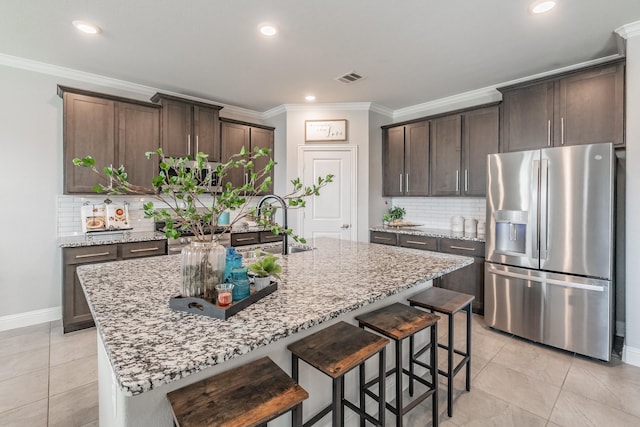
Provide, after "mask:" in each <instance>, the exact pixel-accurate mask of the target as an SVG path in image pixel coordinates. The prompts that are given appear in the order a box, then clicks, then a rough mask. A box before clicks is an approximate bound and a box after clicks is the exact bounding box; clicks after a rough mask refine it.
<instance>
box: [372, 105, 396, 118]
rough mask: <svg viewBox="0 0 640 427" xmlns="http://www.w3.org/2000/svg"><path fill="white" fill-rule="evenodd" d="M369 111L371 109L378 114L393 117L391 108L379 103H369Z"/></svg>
mask: <svg viewBox="0 0 640 427" xmlns="http://www.w3.org/2000/svg"><path fill="white" fill-rule="evenodd" d="M369 110H370V111H373V112H374V113H378V114H382V115H383V116H387V117H389V118H393V113H394V112H393V110H392V109H391V108H387V107H385V106H383V105H379V104H375V103H373V102H372V103H371V108H370V109H369Z"/></svg>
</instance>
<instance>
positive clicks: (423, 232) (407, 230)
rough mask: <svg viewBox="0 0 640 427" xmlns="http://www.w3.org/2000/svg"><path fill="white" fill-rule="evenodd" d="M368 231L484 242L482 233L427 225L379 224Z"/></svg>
mask: <svg viewBox="0 0 640 427" xmlns="http://www.w3.org/2000/svg"><path fill="white" fill-rule="evenodd" d="M369 230H370V231H384V232H386V233H398V234H411V235H414V236H429V237H444V238H446V239H458V240H472V241H474V242H484V241H485V235H484V234H476V233H459V232H454V231H451V230H445V229H437V228H428V227H421V226H416V227H390V226H388V225H379V226H377V227H371V228H369Z"/></svg>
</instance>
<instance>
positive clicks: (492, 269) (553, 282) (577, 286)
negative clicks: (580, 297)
mask: <svg viewBox="0 0 640 427" xmlns="http://www.w3.org/2000/svg"><path fill="white" fill-rule="evenodd" d="M488 272H489V273H491V274H495V275H496V276H505V277H513V278H514V279H523V280H528V281H531V282H538V283H546V284H548V285H558V286H564V287H565V288H575V289H584V290H587V291H596V292H604V291H605V286H600V285H589V284H586V283H574V282H566V281H564V280H557V279H550V278H547V277H538V276H529V275H528V274H520V273H514V272H513V271H503V270H498V269H496V268H495V267H493V266H489V268H488Z"/></svg>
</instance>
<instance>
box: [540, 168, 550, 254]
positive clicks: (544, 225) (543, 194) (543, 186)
mask: <svg viewBox="0 0 640 427" xmlns="http://www.w3.org/2000/svg"><path fill="white" fill-rule="evenodd" d="M548 230H549V160H547V159H543V160H542V161H541V167H540V259H541V260H543V259H547V257H548V254H549V247H548V245H549V236H548Z"/></svg>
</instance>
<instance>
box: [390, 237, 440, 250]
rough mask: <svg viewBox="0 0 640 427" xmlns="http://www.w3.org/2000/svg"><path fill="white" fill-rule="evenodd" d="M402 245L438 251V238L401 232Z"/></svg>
mask: <svg viewBox="0 0 640 427" xmlns="http://www.w3.org/2000/svg"><path fill="white" fill-rule="evenodd" d="M398 237H399V239H400V246H403V247H405V248H414V249H423V250H425V251H437V250H438V239H437V238H436V237H429V236H413V235H411V234H399V235H398Z"/></svg>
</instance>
